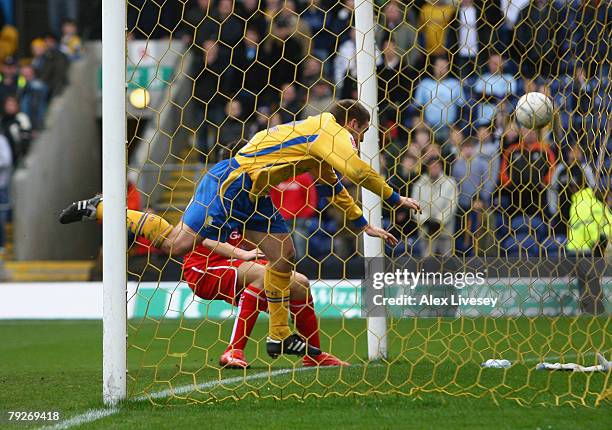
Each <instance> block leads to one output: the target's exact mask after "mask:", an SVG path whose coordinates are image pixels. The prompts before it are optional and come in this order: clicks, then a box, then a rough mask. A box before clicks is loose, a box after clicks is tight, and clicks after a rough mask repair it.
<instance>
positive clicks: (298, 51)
mask: <svg viewBox="0 0 612 430" xmlns="http://www.w3.org/2000/svg"><path fill="white" fill-rule="evenodd" d="M287 5H290V3H287ZM298 28H299V23H298V20H297V17H296V15H295V14H294V13H293V11H292V10H291V9H289V8H287V7H285V8H283V9H281V11H280V12H279V13H278V15H277V16H276V17H275V19H274V20H273V21H272V30H271V32H272V36H273V37H269V38H268V40H267V41H266V42H265V47H264V50H265V61H266V63H265V65H266V66H267V67H268V68H269V72H270V85H271V86H272V87H273V88H276V89H280V88H282V86H283V85H284V84H290V83H293V82H294V81H298V82H300V81H301V77H302V76H301V71H302V70H301V62H302V60H303V59H304V45H303V43H302V39H301V36H299V32H298V31H297V30H298Z"/></svg>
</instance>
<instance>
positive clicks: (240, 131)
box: [216, 100, 246, 159]
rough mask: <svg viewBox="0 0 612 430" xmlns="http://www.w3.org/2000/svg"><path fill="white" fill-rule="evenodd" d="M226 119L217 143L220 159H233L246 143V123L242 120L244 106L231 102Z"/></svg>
mask: <svg viewBox="0 0 612 430" xmlns="http://www.w3.org/2000/svg"><path fill="white" fill-rule="evenodd" d="M225 115H226V118H225V120H223V122H222V123H221V126H220V127H219V135H218V136H217V139H216V142H217V144H218V145H219V146H220V148H219V149H220V152H221V154H220V155H219V159H225V158H230V157H233V156H234V155H235V153H236V150H237V149H238V148H241V147H242V145H244V144H245V143H246V139H245V138H244V122H243V121H241V120H240V118H241V116H242V106H241V105H240V102H239V101H238V100H230V101H229V102H227V105H226V107H225Z"/></svg>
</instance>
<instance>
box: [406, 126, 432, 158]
mask: <svg viewBox="0 0 612 430" xmlns="http://www.w3.org/2000/svg"><path fill="white" fill-rule="evenodd" d="M430 143H431V130H430V129H429V128H428V127H426V126H425V127H415V128H414V130H413V132H412V145H411V147H414V148H415V150H416V151H417V152H418V153H419V154H421V153H422V152H423V151H425V148H427V147H428V146H429V144H430Z"/></svg>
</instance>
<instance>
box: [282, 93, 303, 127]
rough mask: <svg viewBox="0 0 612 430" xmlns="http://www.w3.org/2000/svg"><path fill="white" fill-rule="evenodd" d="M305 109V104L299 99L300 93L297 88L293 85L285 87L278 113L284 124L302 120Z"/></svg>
mask: <svg viewBox="0 0 612 430" xmlns="http://www.w3.org/2000/svg"><path fill="white" fill-rule="evenodd" d="M303 107H304V104H303V103H302V101H301V100H300V99H299V98H298V93H297V90H296V89H295V86H294V85H292V84H285V85H283V88H282V92H281V99H280V106H279V111H278V113H279V115H280V116H281V120H282V122H283V124H285V123H289V122H294V121H297V120H299V119H301V118H302V114H301V112H302V108H303Z"/></svg>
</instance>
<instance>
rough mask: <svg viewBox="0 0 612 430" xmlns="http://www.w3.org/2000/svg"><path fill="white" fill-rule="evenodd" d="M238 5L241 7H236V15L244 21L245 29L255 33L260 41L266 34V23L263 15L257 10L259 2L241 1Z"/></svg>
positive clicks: (256, 0)
mask: <svg viewBox="0 0 612 430" xmlns="http://www.w3.org/2000/svg"><path fill="white" fill-rule="evenodd" d="M240 3H241V4H240V5H241V7H237V10H236V11H235V13H236V15H238V16H239V17H241V18H242V19H243V20H244V21H245V23H246V27H247V28H250V29H252V30H253V31H255V32H256V33H257V35H258V39H259V40H262V39H263V38H265V37H266V35H267V34H268V21H267V19H266V15H265V13H264V12H263V11H262V10H261V9H260V8H259V4H260V1H259V0H242V2H240ZM261 3H263V2H261ZM236 6H238V5H236Z"/></svg>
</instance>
